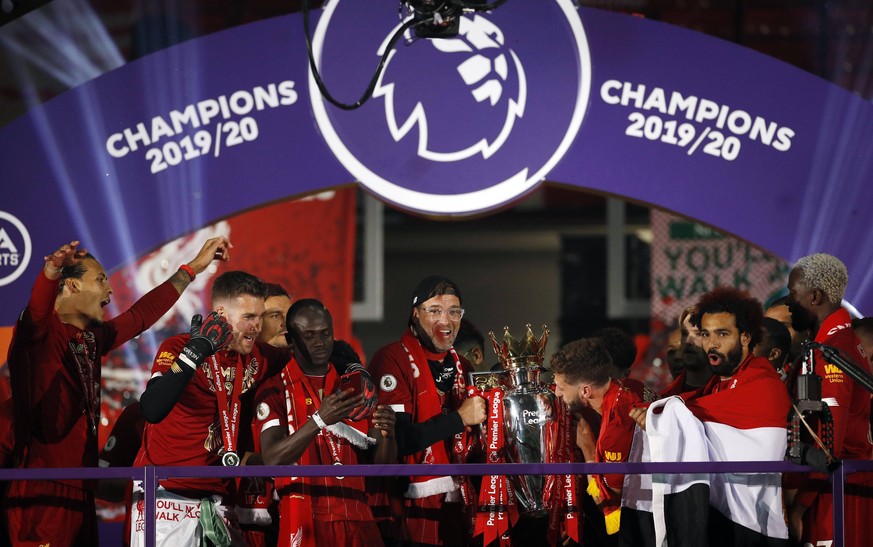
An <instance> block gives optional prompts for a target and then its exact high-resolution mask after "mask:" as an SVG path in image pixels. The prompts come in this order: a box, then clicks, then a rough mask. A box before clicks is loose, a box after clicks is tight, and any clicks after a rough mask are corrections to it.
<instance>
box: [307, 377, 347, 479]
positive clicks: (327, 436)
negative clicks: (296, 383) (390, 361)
mask: <svg viewBox="0 0 873 547" xmlns="http://www.w3.org/2000/svg"><path fill="white" fill-rule="evenodd" d="M300 384H301V385H302V386H303V391H304V392H305V394H306V396H307V397H308V398H310V399H312V405H313V407H314V408H315V411H316V412H318V410H319V409H320V408H321V398H319V396H318V390H317V389H315V387H313V385H312V383H311V382H310V381H309V378H307V377H306V375H301V376H300ZM333 387H334V386H328V385H327V377H325V384H324V392H325V393H328V389H333ZM318 434H319V436H320V437H321V438H322V439H323V440H324V442H325V443H327V449H328V451H329V452H330V454H329V455H330V459H331V460H332V461H333V464H334V465H342V463H343V460H342V453H341V452H340V451H341V450H342V447H340V446H339V444H338V443H337V440H336V438H335V437H334V436H333V434H332V433H331V432H330V431H328V430H327V429H322V430H321V431H319V433H318ZM342 478H343V477H337V479H342Z"/></svg>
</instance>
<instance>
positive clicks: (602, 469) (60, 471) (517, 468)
mask: <svg viewBox="0 0 873 547" xmlns="http://www.w3.org/2000/svg"><path fill="white" fill-rule="evenodd" d="M867 471H869V472H873V461H860V460H846V461H844V462H843V463H842V465H840V466H839V468H837V469H836V470H835V471H834V472H833V473H832V474H831V482H832V489H833V494H834V504H833V513H834V514H833V518H834V544H833V547H843V542H844V527H845V513H844V499H843V496H844V495H845V482H846V480H847V479H848V476H849V475H850V474H852V473H858V472H867ZM810 472H813V470H812V469H811V468H810V467H807V466H803V465H798V464H794V463H791V462H671V463H661V462H659V463H639V462H635V463H548V464H532V463H499V464H440V465H423V464H415V465H405V464H390V465H344V466H342V476H346V477H395V476H407V477H412V476H419V475H582V474H586V473H621V474H631V473H633V474H641V475H645V474H652V473H661V474H668V475H670V474H677V473H810ZM331 475H334V476H335V475H337V467H336V466H334V465H307V466H297V465H279V466H251V467H248V466H246V467H214V466H209V467H151V466H149V467H110V468H51V469H48V468H43V469H0V481H10V480H53V479H119V478H126V479H132V480H140V481H142V482H143V490H144V498H145V499H144V501H145V522H146V529H145V539H146V545H154V541H155V492H156V491H157V488H158V482H159V481H160V480H162V479H169V478H174V477H188V478H203V477H216V478H232V477H291V476H294V477H324V476H331Z"/></svg>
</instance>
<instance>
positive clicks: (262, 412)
mask: <svg viewBox="0 0 873 547" xmlns="http://www.w3.org/2000/svg"><path fill="white" fill-rule="evenodd" d="M269 415H270V407H269V406H267V403H260V404H259V405H258V419H259V420H261V421H264V420H266V419H267V416H269Z"/></svg>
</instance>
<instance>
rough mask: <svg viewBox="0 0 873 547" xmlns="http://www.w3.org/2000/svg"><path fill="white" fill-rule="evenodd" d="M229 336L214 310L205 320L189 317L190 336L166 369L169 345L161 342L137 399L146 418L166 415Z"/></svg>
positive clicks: (230, 331)
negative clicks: (206, 360)
mask: <svg viewBox="0 0 873 547" xmlns="http://www.w3.org/2000/svg"><path fill="white" fill-rule="evenodd" d="M231 338H233V327H231V326H230V325H229V324H228V323H227V321H225V320H224V318H223V317H222V316H220V315H218V313H216V312H214V311H213V312H211V313H210V314H209V315H208V316H207V317H206V320H205V321H203V320H202V318H201V316H200V315H195V316H194V317H193V318H192V319H191V339H190V340H189V341H188V343H187V344H185V345H184V346H183V347H182V350H181V351H180V352H179V353H178V355H177V356H176V359H175V361H174V362H173V363H172V365H170V366H169V368H166V365H164V364H162V356H163V355H164V354H165V353H166V352H167V350H169V349H171V348H167V347H165V345H161V348H160V349H159V350H158V357H157V359H156V360H155V365H154V367H153V369H152V370H153V373H152V379H151V380H149V383H148V386H146V390H145V392H143V394H142V396H141V397H140V400H139V401H140V405H141V408H142V414H143V416H144V417H145V419H146V421H148V422H150V423H153V424H154V423H158V422H160V421H161V420H163V419H164V418H166V417H167V415H168V414H169V413H170V411H171V410H173V406H175V404H176V401H178V400H179V397H180V396H181V395H182V392H183V391H184V390H185V387H186V386H187V385H188V382H190V381H191V378H193V377H194V374H195V373H196V372H197V369H198V368H200V365H201V364H202V363H203V361H204V360H205V359H206V358H207V357H209V356H210V355H213V354H214V353H215V352H217V351H218V350H220V349H221V348H223V347H224V346H226V345H227V344H229V343H230V340H231Z"/></svg>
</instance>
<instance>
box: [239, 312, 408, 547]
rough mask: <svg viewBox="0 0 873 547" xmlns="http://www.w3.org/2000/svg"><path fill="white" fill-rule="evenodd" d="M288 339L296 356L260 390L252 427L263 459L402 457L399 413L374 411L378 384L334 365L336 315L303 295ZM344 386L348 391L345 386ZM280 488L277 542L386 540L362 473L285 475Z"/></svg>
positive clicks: (317, 461)
mask: <svg viewBox="0 0 873 547" xmlns="http://www.w3.org/2000/svg"><path fill="white" fill-rule="evenodd" d="M288 339H289V342H290V347H291V348H292V350H293V354H294V357H293V358H292V359H291V360H290V361H289V362H288V363H287V364H286V365H285V368H284V369H282V372H281V374H279V375H277V376H274V377H273V378H271V379H270V380H268V381H267V382H265V383H264V385H263V386H261V388H260V389H259V390H258V393H257V395H256V403H257V413H256V414H257V416H256V418H255V421H254V423H253V424H252V428H253V429H254V433H255V434H256V435H257V436H258V437H259V439H260V446H261V449H262V454H263V457H264V463H265V464H267V465H292V464H297V465H356V464H358V463H369V462H372V463H377V464H384V463H393V462H394V461H395V460H396V457H397V446H396V444H395V441H394V411H393V410H391V408H390V407H388V406H379V407H378V408H376V409H375V412H373V406H372V404H371V403H375V398H376V393H375V387H374V386H373V384H372V382H370V380H369V375H368V374H367V372H366V371H365V370H364V369H363V367H362V366H361V365H360V364H353V365H350V366H349V367H348V371H347V372H346V374H344V375H340V373H338V371H337V369H336V368H335V367H334V365H333V364H332V363H331V354H332V350H333V344H334V338H333V319H332V317H331V315H330V312H329V311H328V310H327V309H326V308H325V307H324V305H323V304H322V303H321V302H319V301H318V300H314V299H304V300H298V301H297V302H295V303H294V305H293V306H291V309H289V310H288ZM345 380H353V381H354V382H356V385H354V386H353V385H352V384H345V383H344V381H345ZM346 385H348V387H349V389H346V390H341V388H342V386H346ZM364 386H367V388H368V389H363V388H364ZM355 388H357V389H355ZM371 414H372V417H373V419H372V423H373V426H372V427H369V422H368V420H367V418H369V417H370V415H371ZM365 457H366V460H365V459H364V458H365ZM276 490H277V492H278V493H279V496H280V502H279V513H280V516H279V527H280V530H279V542H278V545H280V546H282V547H290V546H295V547H299V546H304V547H305V546H314V545H335V546H339V545H344V546H351V547H365V546H371V545H372V546H380V545H382V538H381V537H380V536H379V529H378V527H377V526H376V523H375V522H374V520H373V512H372V511H371V509H370V506H369V505H368V499H367V491H366V488H365V486H364V478H363V477H345V478H339V477H312V478H304V477H292V478H287V477H280V478H277V479H276Z"/></svg>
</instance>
